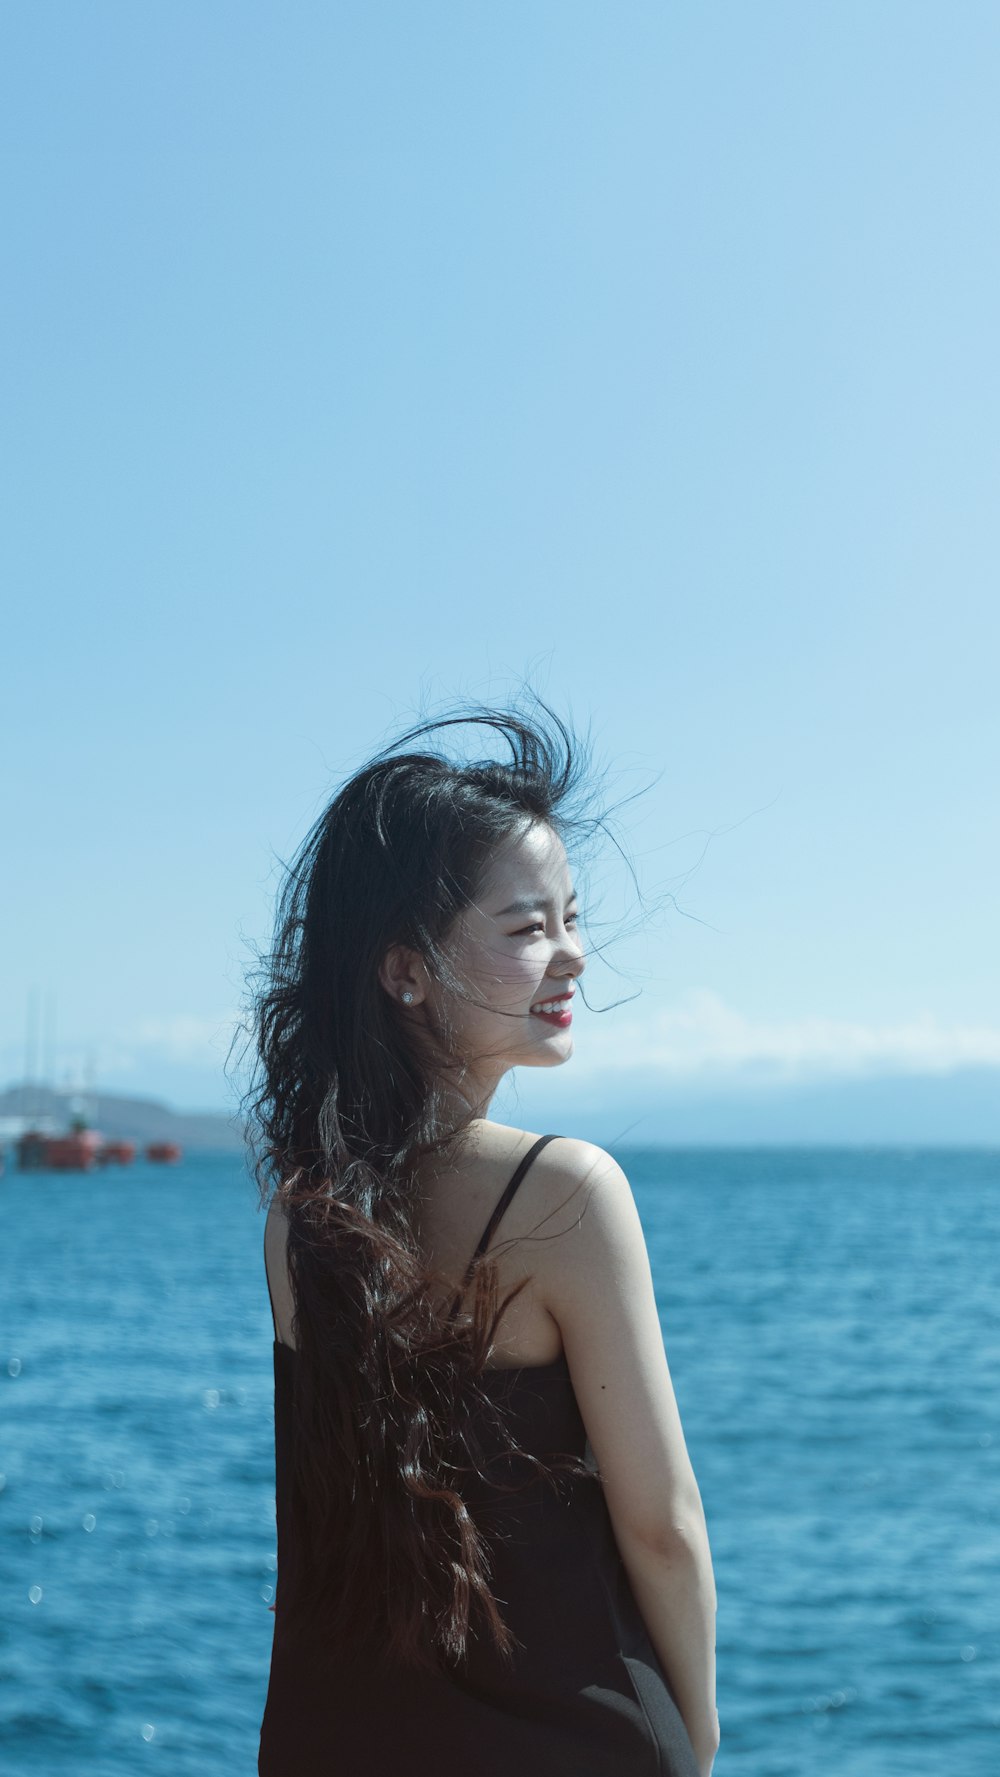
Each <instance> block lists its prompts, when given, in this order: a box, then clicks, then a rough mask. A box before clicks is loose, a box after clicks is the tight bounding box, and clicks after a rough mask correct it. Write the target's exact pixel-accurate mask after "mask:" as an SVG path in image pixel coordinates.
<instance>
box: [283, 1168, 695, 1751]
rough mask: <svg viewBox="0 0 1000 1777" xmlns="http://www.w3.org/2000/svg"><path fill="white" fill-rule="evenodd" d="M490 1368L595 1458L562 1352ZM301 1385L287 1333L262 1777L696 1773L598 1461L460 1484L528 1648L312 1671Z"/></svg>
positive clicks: (510, 1403)
mask: <svg viewBox="0 0 1000 1777" xmlns="http://www.w3.org/2000/svg"><path fill="white" fill-rule="evenodd" d="M553 1139H554V1138H553V1137H552V1136H542V1137H541V1139H540V1140H539V1141H537V1142H536V1143H535V1144H534V1146H533V1147H532V1148H531V1149H530V1150H529V1152H528V1153H527V1154H526V1155H525V1157H524V1159H523V1160H522V1161H521V1164H520V1165H519V1167H518V1169H517V1171H516V1172H515V1174H514V1176H513V1178H512V1179H511V1181H510V1183H509V1185H508V1186H507V1188H506V1190H505V1191H504V1193H503V1196H502V1197H501V1199H500V1201H499V1203H498V1204H497V1207H496V1209H495V1210H494V1212H493V1215H492V1216H491V1218H490V1221H489V1224H488V1226H487V1228H486V1229H485V1231H484V1233H483V1237H482V1239H481V1240H480V1242H479V1245H478V1247H477V1248H476V1252H477V1254H478V1253H479V1252H481V1251H483V1250H484V1248H485V1247H486V1246H487V1245H488V1244H489V1241H490V1239H491V1237H492V1235H493V1232H494V1230H495V1228H496V1226H497V1223H498V1222H499V1220H500V1218H501V1216H502V1215H503V1213H504V1211H505V1210H506V1208H507V1205H508V1204H509V1203H510V1200H511V1198H512V1197H513V1195H514V1192H515V1191H516V1190H517V1187H518V1185H519V1184H520V1183H521V1180H522V1178H523V1177H524V1175H525V1173H526V1172H527V1170H528V1167H529V1166H530V1164H531V1162H532V1160H533V1159H534V1157H535V1155H536V1154H537V1153H538V1151H539V1149H540V1148H541V1147H542V1146H543V1145H544V1143H545V1142H546V1141H552V1140H553ZM275 1331H277V1328H275ZM487 1378H488V1386H489V1388H490V1390H491V1393H492V1394H493V1395H494V1397H495V1398H497V1399H499V1400H500V1401H502V1402H503V1404H504V1408H505V1412H506V1414H507V1416H508V1418H509V1420H510V1423H511V1426H512V1429H513V1431H514V1433H515V1435H516V1437H517V1439H518V1442H519V1443H520V1444H521V1445H522V1446H523V1447H524V1448H525V1449H527V1450H530V1451H532V1452H533V1453H534V1454H536V1455H538V1456H543V1457H544V1456H547V1455H551V1454H552V1453H553V1452H555V1451H572V1452H573V1453H574V1454H575V1455H577V1456H579V1457H585V1456H587V1454H588V1445H587V1436H586V1432H585V1429H584V1425H583V1420H582V1419H581V1417H580V1411H579V1408H578V1407H577V1404H576V1397H575V1395H574V1393H573V1386H572V1382H571V1380H570V1375H569V1368H568V1365H567V1363H566V1360H565V1357H559V1358H557V1359H556V1361H555V1362H554V1363H551V1364H541V1365H531V1366H528V1367H523V1368H520V1369H501V1368H496V1369H490V1370H488V1371H487ZM294 1386H295V1351H294V1349H293V1348H292V1347H291V1346H288V1345H284V1344H281V1343H280V1342H279V1341H278V1340H277V1339H276V1340H275V1344H274V1428H275V1489H276V1510H277V1534H278V1591H277V1600H276V1605H275V1631H274V1645H273V1649H272V1655H271V1671H270V1682H269V1685H268V1692H267V1701H266V1705H265V1709H264V1718H263V1722H262V1725H261V1736H260V1759H259V1764H258V1772H259V1777H698V1767H697V1763H696V1760H695V1757H694V1753H693V1750H692V1747H691V1742H690V1739H689V1738H688V1734H687V1731H686V1729H685V1727H684V1723H683V1721H682V1719H681V1716H680V1712H679V1710H678V1707H677V1703H676V1701H675V1698H674V1695H673V1692H672V1690H671V1687H670V1683H669V1681H668V1679H667V1677H666V1674H665V1672H664V1670H663V1667H662V1666H661V1664H660V1662H659V1660H658V1658H657V1655H656V1653H655V1651H654V1649H653V1646H652V1643H651V1642H650V1639H649V1635H648V1633H647V1631H646V1627H645V1624H644V1623H643V1620H642V1617H641V1616H640V1613H639V1609H638V1606H637V1605H636V1602H635V1599H634V1597H633V1594H632V1590H631V1587H630V1585H629V1581H628V1576H627V1574H626V1571H625V1567H624V1565H623V1563H622V1560H621V1556H620V1555H619V1553H618V1548H617V1545H616V1543H615V1538H614V1532H613V1530H612V1526H611V1519H610V1516H609V1514H608V1509H607V1506H606V1504H605V1501H604V1495H603V1491H602V1488H601V1484H600V1481H599V1479H598V1477H597V1475H596V1473H590V1474H588V1475H587V1476H586V1477H580V1478H573V1477H565V1478H562V1479H561V1480H560V1488H559V1496H558V1497H557V1495H556V1494H555V1493H554V1492H553V1491H552V1489H551V1488H550V1487H549V1486H548V1485H546V1482H545V1480H544V1479H543V1478H537V1479H535V1478H532V1479H531V1480H530V1481H529V1482H528V1484H527V1485H526V1486H524V1487H523V1489H519V1490H518V1491H517V1493H516V1494H512V1493H502V1492H500V1491H499V1490H498V1489H496V1488H495V1487H494V1488H492V1489H491V1488H490V1486H489V1482H488V1480H486V1481H484V1480H482V1479H480V1478H478V1477H477V1478H476V1480H475V1481H474V1483H473V1484H471V1485H467V1486H465V1487H464V1488H463V1497H464V1499H465V1501H466V1504H467V1505H468V1507H469V1510H470V1512H471V1513H472V1515H473V1517H474V1519H475V1521H476V1523H477V1525H478V1526H479V1527H480V1529H481V1531H482V1533H483V1535H484V1536H485V1537H486V1539H487V1541H488V1545H489V1549H490V1555H491V1560H492V1578H491V1582H490V1583H491V1587H492V1590H493V1593H494V1596H495V1597H496V1599H497V1602H498V1604H499V1606H500V1609H501V1612H502V1615H503V1617H504V1620H505V1622H506V1623H507V1624H508V1626H509V1627H510V1629H511V1630H512V1631H513V1633H514V1634H515V1636H516V1637H517V1639H518V1641H519V1642H520V1643H521V1647H520V1649H518V1650H517V1651H516V1653H515V1660H514V1664H513V1666H512V1667H511V1668H509V1669H508V1668H507V1667H506V1666H505V1665H504V1664H503V1662H502V1661H501V1660H500V1659H499V1657H498V1656H497V1655H496V1654H495V1653H494V1652H493V1651H492V1649H491V1647H490V1645H489V1643H488V1642H485V1641H484V1640H483V1639H480V1640H476V1641H473V1642H472V1644H471V1648H470V1652H469V1656H468V1658H467V1660H466V1661H465V1662H464V1664H463V1666H462V1670H461V1673H460V1674H459V1673H458V1672H452V1673H446V1672H444V1671H442V1672H441V1673H440V1674H427V1673H422V1672H420V1673H416V1672H410V1671H408V1670H406V1669H404V1668H396V1667H394V1666H393V1667H390V1666H389V1665H388V1664H387V1663H381V1662H380V1663H378V1664H372V1663H371V1662H368V1663H367V1664H359V1663H358V1662H357V1661H352V1660H345V1661H344V1662H343V1663H342V1665H341V1666H340V1667H339V1668H338V1670H337V1672H336V1674H335V1675H334V1677H333V1678H332V1679H331V1676H330V1672H329V1668H328V1667H324V1668H322V1669H320V1667H319V1666H318V1665H317V1666H316V1667H315V1668H311V1667H310V1663H309V1661H308V1660H307V1659H304V1658H303V1656H302V1655H301V1653H300V1652H298V1651H294V1652H293V1651H292V1650H291V1649H290V1648H288V1647H287V1646H286V1645H285V1641H284V1637H283V1633H282V1608H281V1602H282V1593H283V1591H284V1593H285V1596H286V1597H287V1596H288V1595H290V1589H291V1586H292V1585H293V1584H294V1571H295V1562H296V1551H295V1548H294V1541H293V1539H294V1529H293V1522H292V1519H291V1516H290V1510H289V1486H290V1475H291V1459H292V1452H291V1395H292V1390H293V1389H294ZM487 1442H488V1440H487V1437H486V1434H485V1432H484V1444H487ZM483 1466H484V1467H487V1466H488V1465H486V1464H484V1465H483ZM508 1479H509V1471H508Z"/></svg>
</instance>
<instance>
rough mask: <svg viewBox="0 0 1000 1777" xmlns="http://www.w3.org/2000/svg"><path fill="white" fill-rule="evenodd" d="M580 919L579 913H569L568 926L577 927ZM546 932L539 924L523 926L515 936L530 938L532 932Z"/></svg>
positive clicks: (567, 917) (567, 916)
mask: <svg viewBox="0 0 1000 1777" xmlns="http://www.w3.org/2000/svg"><path fill="white" fill-rule="evenodd" d="M579 917H580V915H579V914H578V913H567V915H566V924H567V925H571V924H572V925H575V924H576V922H577V920H578V919H579ZM544 930H545V927H544V926H543V925H542V924H541V922H539V923H538V924H537V925H533V926H522V927H521V930H520V931H519V932H515V933H514V936H515V938H529V937H530V936H531V934H532V932H544Z"/></svg>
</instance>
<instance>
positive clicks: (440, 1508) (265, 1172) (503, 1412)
mask: <svg viewBox="0 0 1000 1777" xmlns="http://www.w3.org/2000/svg"><path fill="white" fill-rule="evenodd" d="M541 708H542V709H543V710H545V713H546V715H548V716H551V715H552V713H551V711H548V710H546V706H544V705H541ZM552 721H553V723H554V724H555V728H556V730H557V731H558V732H557V738H555V739H553V737H552V735H551V734H550V733H549V732H548V731H547V730H546V728H545V726H544V723H539V722H537V721H536V722H534V723H532V721H530V720H527V719H522V718H521V717H520V716H519V715H516V714H512V713H509V712H496V711H491V710H486V711H483V710H477V711H475V712H465V713H463V714H460V715H457V716H451V717H448V718H443V719H442V720H441V721H439V722H429V723H424V724H422V725H421V726H420V727H419V728H416V729H413V730H411V732H410V733H408V734H406V735H404V736H403V737H402V738H401V739H400V740H399V741H397V742H396V743H395V745H394V746H393V747H391V748H390V749H388V750H387V751H386V752H384V753H382V754H380V755H379V756H378V757H377V758H376V759H374V760H373V761H372V762H371V763H370V764H369V765H368V766H366V767H365V768H364V769H363V770H362V771H360V772H358V773H357V775H356V776H354V777H353V778H352V779H351V780H350V782H348V783H347V784H346V785H345V787H344V788H343V789H342V790H341V791H340V792H339V794H338V795H337V796H336V797H335V799H334V800H333V802H332V803H331V804H330V806H329V808H328V809H327V810H326V812H325V813H324V814H323V816H322V817H321V819H320V820H319V821H318V822H317V823H316V825H315V827H314V828H313V831H312V832H311V834H310V835H309V837H308V839H307V841H306V842H305V844H304V846H303V847H302V850H301V852H300V854H299V856H298V858H297V859H296V861H295V863H294V865H293V867H292V869H291V871H290V874H289V878H288V881H287V884H286V887H285V889H284V891H283V894H282V897H281V900H280V903H279V909H278V924H277V934H276V945H275V949H274V952H273V954H272V956H271V957H270V959H269V964H268V968H267V971H266V973H265V977H264V981H263V984H262V986H261V989H260V991H259V994H258V996H257V1000H256V1007H255V1010H256V1040H257V1046H258V1053H259V1057H260V1063H261V1069H262V1072H261V1075H260V1077H259V1079H258V1081H257V1083H256V1087H255V1096H254V1100H253V1109H254V1111H255V1113H256V1117H257V1120H258V1124H259V1128H260V1131H261V1134H262V1138H263V1139H262V1141H261V1143H260V1150H259V1157H258V1161H257V1174H258V1179H259V1181H260V1183H261V1188H262V1194H263V1196H264V1197H265V1198H266V1196H267V1193H268V1188H269V1185H270V1184H271V1183H274V1184H275V1187H276V1188H275V1190H274V1193H273V1197H272V1201H271V1204H270V1208H269V1212H268V1217H267V1223H266V1232H265V1243H264V1244H265V1262H266V1269H267V1278H268V1285H269V1290H270V1295H271V1303H272V1310H273V1314H274V1323H275V1346H274V1364H275V1440H276V1504H277V1527H278V1585H277V1596H276V1603H275V1630H274V1645H273V1652H272V1659H271V1672H270V1683H269V1688H268V1694H267V1702H266V1707H265V1711H264V1719H263V1723H262V1728H261V1744H260V1763H259V1771H260V1773H261V1777H362V1773H364V1774H369V1777H382V1774H383V1773H384V1774H385V1777H390V1774H391V1777H395V1774H396V1773H400V1774H402V1773H407V1774H415V1777H425V1774H426V1777H431V1773H435V1774H436V1773H445V1774H451V1773H460V1772H461V1773H464V1772H468V1773H470V1774H471V1777H512V1774H513V1777H534V1774H535V1773H537V1774H539V1777H541V1773H545V1777H630V1774H634V1777H640V1774H643V1777H645V1774H647V1773H648V1774H649V1777H652V1773H654V1772H659V1773H661V1774H669V1777H708V1774H709V1773H710V1772H711V1769H712V1763H713V1759H714V1756H715V1752H716V1748H717V1745H718V1718H717V1715H716V1710H715V1649H714V1624H715V1590H714V1582H713V1576H712V1566H711V1557H710V1553H709V1546H708V1539H707V1533H706V1528H705V1520H704V1514H703V1511H702V1505H701V1499H700V1496H699V1492H698V1487H697V1484H696V1481H695V1477H694V1474H693V1472H692V1469H691V1464H690V1461H689V1458H688V1454H687V1450H686V1448H685V1443H684V1436H683V1432H682V1430H681V1424H680V1420H679V1417H678V1412H677V1406H676V1402H675V1399H674V1394H673V1389H672V1385H671V1380H670V1375H669V1371H668V1368H667V1361H666V1357H665V1354H664V1349H663V1340H662V1335H661V1332H660V1327H659V1321H658V1318H657V1311H656V1306H655V1302H654V1294H653V1285H652V1280H651V1276H650V1268H649V1261H648V1257H647V1253H646V1248H645V1244H644V1240H643V1236H642V1231H641V1227H640V1223H639V1219H638V1215H637V1212H636V1209H635V1205H634V1202H633V1198H632V1194H631V1191H630V1188H629V1184H628V1180H627V1178H626V1176H625V1174H624V1173H623V1172H622V1170H621V1168H620V1167H619V1166H618V1165H617V1164H616V1162H615V1161H614V1160H613V1159H612V1158H611V1156H610V1155H609V1154H606V1153H605V1152H604V1151H603V1150H602V1149H601V1148H599V1147H596V1146H594V1145H593V1144H591V1143H590V1142H586V1141H581V1140H576V1139H574V1138H571V1137H564V1136H554V1135H546V1136H541V1137H539V1136H537V1135H535V1134H534V1133H533V1132H530V1131H526V1130H522V1129H515V1128H510V1127H507V1126H506V1125H504V1124H501V1123H497V1122H493V1121H491V1120H490V1118H489V1116H488V1111H489V1106H490V1102H491V1100H492V1098H493V1096H494V1093H495V1092H496V1089H497V1087H498V1085H499V1083H500V1081H501V1080H502V1078H503V1077H504V1075H505V1074H506V1073H508V1071H509V1070H510V1069H511V1068H513V1067H558V1066H559V1065H561V1064H562V1063H563V1062H565V1061H567V1060H568V1059H569V1056H570V1055H571V1053H572V1047H573V1045H572V1037H571V1034H570V1031H571V1022H572V1006H573V1002H574V998H575V996H576V995H577V993H578V990H579V983H580V977H581V975H582V973H583V970H584V966H585V959H584V949H583V944H582V941H581V936H580V906H579V902H578V899H577V893H576V889H575V885H574V881H573V877H572V874H571V870H570V863H569V857H568V853H567V849H566V846H567V842H568V841H572V840H574V839H579V838H580V837H581V835H582V834H583V832H584V830H585V829H586V830H587V831H592V830H593V826H594V825H596V826H600V825H601V823H600V822H599V821H598V822H596V823H591V824H588V823H583V822H581V821H578V820H574V819H573V817H572V814H571V812H570V802H571V797H572V794H573V792H574V791H575V790H576V789H577V787H578V781H579V777H580V769H579V761H578V758H577V756H576V755H575V753H574V750H573V745H572V743H571V740H570V736H569V734H568V731H567V729H566V728H565V727H564V725H563V724H562V723H561V722H560V721H559V719H558V718H557V717H552ZM456 722H461V723H466V722H478V723H481V724H483V725H485V726H486V727H487V728H488V729H490V730H491V731H494V732H496V733H499V734H500V735H501V736H502V737H503V738H504V739H505V740H506V742H507V744H508V745H509V748H510V752H511V759H510V762H509V763H495V762H492V761H489V762H485V763H477V764H468V763H461V762H455V761H450V760H448V759H446V758H444V757H442V756H440V755H439V754H437V753H435V752H430V751H418V752H411V753H404V752H402V751H401V750H400V749H402V748H403V747H404V746H407V745H409V744H411V743H412V742H414V741H416V740H418V739H419V740H422V739H423V737H424V736H425V735H427V734H428V733H429V732H430V731H431V730H433V729H436V728H440V727H447V726H450V725H451V724H452V723H456ZM487 1249H488V1250H487Z"/></svg>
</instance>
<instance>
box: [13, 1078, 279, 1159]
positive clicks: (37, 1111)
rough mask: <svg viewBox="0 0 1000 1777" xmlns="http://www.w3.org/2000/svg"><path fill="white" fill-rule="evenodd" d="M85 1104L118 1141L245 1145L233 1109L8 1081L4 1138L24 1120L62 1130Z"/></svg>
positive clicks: (90, 1117)
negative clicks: (184, 1107)
mask: <svg viewBox="0 0 1000 1777" xmlns="http://www.w3.org/2000/svg"><path fill="white" fill-rule="evenodd" d="M81 1103H83V1104H85V1106H86V1110H85V1115H86V1120H87V1123H88V1125H89V1126H90V1127H91V1128H93V1129H99V1130H100V1131H101V1134H102V1135H107V1136H110V1137H112V1138H113V1139H116V1140H119V1141H134V1142H139V1143H144V1142H149V1141H176V1142H180V1144H181V1146H182V1147H184V1148H191V1149H200V1150H201V1151H202V1152H206V1151H211V1152H213V1153H224V1152H235V1151H236V1150H238V1149H240V1148H242V1147H243V1145H244V1144H243V1131H242V1127H241V1124H240V1120H239V1117H238V1114H237V1113H235V1112H234V1113H233V1115H232V1116H226V1114H225V1113H224V1112H220V1113H218V1114H213V1113H212V1112H205V1111H174V1110H171V1108H170V1106H169V1105H166V1104H162V1103H161V1102H160V1101H159V1100H158V1099H155V1098H126V1097H124V1096H122V1095H120V1094H115V1093H110V1092H95V1093H89V1092H88V1093H86V1094H84V1093H80V1092H58V1091H55V1090H54V1089H53V1088H52V1087H50V1086H35V1085H29V1086H24V1085H20V1086H8V1087H7V1088H6V1090H5V1091H3V1092H0V1141H12V1140H13V1139H14V1137H15V1136H16V1135H17V1134H18V1133H19V1132H20V1129H21V1128H22V1127H23V1125H24V1123H25V1121H26V1120H27V1121H30V1122H35V1121H37V1120H40V1121H41V1123H42V1127H43V1128H44V1127H45V1126H46V1125H47V1124H48V1123H51V1124H52V1125H54V1127H55V1128H56V1129H58V1130H60V1131H61V1130H63V1129H66V1128H68V1126H69V1122H70V1118H71V1117H72V1116H73V1115H74V1113H75V1108H76V1106H77V1105H79V1104H81Z"/></svg>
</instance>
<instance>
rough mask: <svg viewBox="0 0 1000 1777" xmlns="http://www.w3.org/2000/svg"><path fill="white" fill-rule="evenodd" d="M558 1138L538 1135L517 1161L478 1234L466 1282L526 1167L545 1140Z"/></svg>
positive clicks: (506, 1208)
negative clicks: (514, 1170) (507, 1183)
mask: <svg viewBox="0 0 1000 1777" xmlns="http://www.w3.org/2000/svg"><path fill="white" fill-rule="evenodd" d="M558 1140H559V1137H558V1136H557V1135H540V1136H539V1137H538V1140H537V1141H536V1142H532V1144H531V1147H530V1148H529V1149H528V1152H527V1153H526V1154H525V1156H524V1159H523V1160H522V1161H521V1162H520V1163H519V1165H518V1167H517V1170H516V1172H515V1173H514V1176H513V1178H512V1179H511V1181H510V1183H509V1185H508V1186H507V1188H506V1190H505V1191H504V1193H503V1196H502V1197H501V1199H500V1201H499V1203H498V1204H497V1206H496V1208H495V1210H494V1211H493V1214H492V1215H491V1216H490V1219H489V1221H488V1222H487V1224H486V1226H485V1228H484V1229H483V1232H482V1235H481V1236H480V1240H479V1245H478V1246H477V1247H476V1250H475V1252H474V1253H473V1255H472V1258H471V1259H470V1260H469V1267H468V1270H467V1271H466V1274H465V1281H466V1282H468V1280H469V1275H470V1273H471V1271H472V1267H473V1265H474V1264H475V1262H476V1260H477V1259H478V1257H479V1255H480V1253H483V1252H485V1251H486V1248H487V1247H488V1246H489V1244H490V1241H491V1240H492V1239H493V1236H494V1234H495V1233H496V1231H497V1228H498V1226H499V1224H500V1222H501V1221H502V1219H503V1217H504V1215H505V1214H506V1212H507V1210H508V1209H509V1207H510V1204H511V1200H512V1198H513V1196H514V1193H515V1191H516V1190H517V1188H518V1185H519V1184H520V1183H521V1180H522V1179H523V1178H524V1175H525V1173H526V1172H527V1170H528V1167H529V1166H530V1165H531V1162H532V1161H533V1160H534V1158H535V1155H536V1154H540V1153H541V1151H542V1149H543V1148H544V1146H545V1144H546V1142H550V1141H558Z"/></svg>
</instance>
